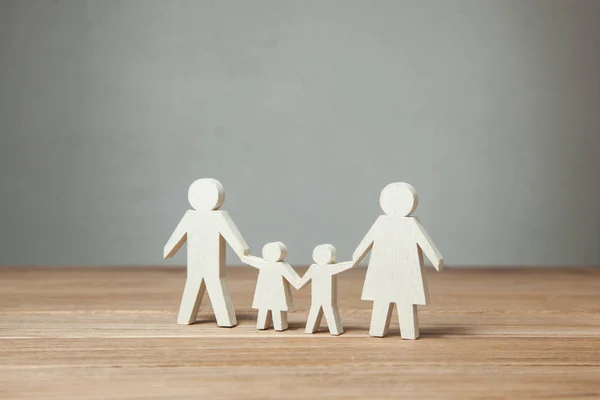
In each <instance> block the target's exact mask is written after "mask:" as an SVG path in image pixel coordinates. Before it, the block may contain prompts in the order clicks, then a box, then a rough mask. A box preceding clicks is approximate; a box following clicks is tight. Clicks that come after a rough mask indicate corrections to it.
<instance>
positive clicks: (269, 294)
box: [242, 242, 300, 331]
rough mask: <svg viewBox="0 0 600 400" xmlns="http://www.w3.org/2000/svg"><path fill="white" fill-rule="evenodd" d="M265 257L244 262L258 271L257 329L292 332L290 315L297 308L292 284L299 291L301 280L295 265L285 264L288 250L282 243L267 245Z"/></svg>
mask: <svg viewBox="0 0 600 400" xmlns="http://www.w3.org/2000/svg"><path fill="white" fill-rule="evenodd" d="M262 256H263V258H260V257H255V256H245V257H243V258H242V261H243V262H245V263H246V264H248V265H251V266H253V267H255V268H258V270H259V273H258V281H257V282H256V291H255V292H254V300H253V302H252V308H256V309H258V319H257V321H256V328H257V329H261V330H262V329H267V328H269V327H270V326H271V324H272V325H273V326H274V329H275V330H276V331H284V330H286V329H287V328H288V321H287V312H288V310H289V309H291V308H292V307H293V304H292V294H291V290H290V283H291V284H292V285H293V286H294V287H295V288H296V289H297V288H299V286H298V285H299V283H300V276H299V275H298V274H297V273H296V271H294V269H293V268H292V266H291V265H289V264H288V263H286V262H285V261H283V260H284V259H285V257H287V247H285V245H284V244H283V243H281V242H272V243H267V244H266V245H265V246H264V247H263V249H262Z"/></svg>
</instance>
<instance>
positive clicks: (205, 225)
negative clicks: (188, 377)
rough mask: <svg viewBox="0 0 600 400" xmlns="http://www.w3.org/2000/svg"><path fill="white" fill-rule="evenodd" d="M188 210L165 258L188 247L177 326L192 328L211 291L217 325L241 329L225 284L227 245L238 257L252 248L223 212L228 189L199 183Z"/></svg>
mask: <svg viewBox="0 0 600 400" xmlns="http://www.w3.org/2000/svg"><path fill="white" fill-rule="evenodd" d="M188 200H189V202H190V204H191V205H192V207H193V208H194V209H193V210H188V211H187V212H186V213H185V215H184V216H183V218H182V219H181V222H179V225H177V227H176V228H175V231H174V232H173V234H172V235H171V237H170V238H169V241H168V242H167V244H166V245H165V248H164V253H163V255H164V258H165V259H167V258H170V257H172V256H173V255H174V254H175V253H177V250H179V249H180V248H181V246H183V244H184V243H185V242H186V240H187V243H188V252H187V279H186V281H185V288H184V290H183V296H182V298H181V306H180V308H179V315H178V316H177V323H178V324H181V325H189V324H192V323H194V322H195V321H196V317H197V316H198V309H199V308H200V303H201V302H202V297H204V292H205V290H206V291H208V296H209V297H210V302H211V304H212V307H213V311H214V313H215V317H216V319H217V325H219V326H222V327H232V326H236V325H237V319H236V317H235V310H234V308H233V303H232V301H231V297H230V295H229V288H228V287H227V282H226V281H225V241H227V243H229V245H230V246H231V247H232V248H233V250H234V251H235V253H236V254H237V255H238V257H240V258H242V257H244V256H246V255H248V254H250V248H249V247H248V244H247V243H246V241H245V240H244V238H243V237H242V235H241V233H240V232H239V230H238V229H237V227H236V226H235V224H234V223H233V221H232V220H231V217H230V216H229V213H228V212H227V211H221V210H219V208H220V207H221V206H222V205H223V202H224V201H225V189H224V188H223V185H221V183H220V182H219V181H217V180H216V179H207V178H205V179H198V180H197V181H195V182H193V183H192V184H191V185H190V189H189V191H188Z"/></svg>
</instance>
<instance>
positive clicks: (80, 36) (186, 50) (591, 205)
mask: <svg viewBox="0 0 600 400" xmlns="http://www.w3.org/2000/svg"><path fill="white" fill-rule="evenodd" d="M599 149H600V2H599V1H594V0H590V1H583V0H580V1H567V0H565V1H550V0H539V1H538V0H528V1H516V0H515V1H508V0H507V1H500V0H498V1H475V0H473V1H467V0H453V1H445V0H439V1H421V0H414V1H367V0H364V1H328V0H324V1H286V0H284V1H279V0H278V1H276V0H273V1H266V0H265V1H169V2H167V1H164V2H161V1H141V0H139V1H133V0H129V1H110V0H106V1H80V0H72V1H62V0H58V1H41V0H40V1H23V0H12V1H7V0H2V1H0V204H1V208H0V232H1V240H0V264H4V265H6V264H23V265H27V264H43V265H47V264H49V265H56V264H102V265H105V264H160V263H162V261H161V252H162V246H163V244H164V242H165V241H166V239H167V238H168V236H169V235H170V233H171V231H172V229H173V228H174V226H175V225H176V223H177V222H178V221H179V218H180V217H181V216H182V215H183V213H184V212H185V210H186V209H187V208H188V205H187V199H186V194H187V187H188V185H189V183H191V182H192V181H193V180H194V179H196V178H199V177H215V178H218V179H219V180H221V181H222V182H223V184H224V185H225V188H226V190H227V201H226V204H225V208H226V209H228V210H229V211H230V213H231V214H232V216H233V218H234V220H235V221H236V223H237V225H238V227H239V228H240V230H241V231H242V232H243V233H244V235H245V237H246V239H247V240H248V242H249V243H250V245H251V247H252V249H253V252H255V253H256V252H259V251H260V247H261V246H262V245H263V244H264V243H265V242H267V241H271V240H281V241H283V242H285V243H286V244H288V247H289V249H290V256H289V260H290V261H291V262H293V263H299V264H306V263H308V262H310V255H311V251H312V248H313V246H314V245H316V244H319V243H325V242H331V243H333V244H334V245H336V246H337V247H338V251H339V254H340V258H341V259H346V258H348V257H350V255H351V252H352V250H353V248H354V246H356V244H357V243H358V241H359V240H360V239H361V238H362V235H363V234H364V233H365V232H366V231H367V229H368V228H369V227H370V225H371V223H372V222H373V221H374V220H375V218H376V217H377V215H378V214H379V207H378V196H379V191H380V190H381V189H382V188H383V186H384V185H385V184H387V183H389V182H392V181H399V180H405V181H408V182H411V183H412V184H413V185H415V187H416V188H417V190H418V192H419V194H420V197H421V202H420V207H419V210H418V211H417V215H419V216H420V217H421V220H422V222H423V223H424V225H425V227H426V228H427V229H428V231H429V233H430V234H431V236H432V237H433V238H434V240H435V241H436V243H437V245H438V247H439V248H440V249H441V250H442V253H443V254H444V256H445V258H446V260H447V263H448V264H450V265H461V264H467V265H482V264H484V265H489V264H494V265H498V264H500V265H526V264H534V265H541V264H551V265H560V264H600V246H599V244H600V233H599V230H600V229H599V225H600V224H599V222H600V221H599V219H600V217H599V214H600V213H599V211H600V183H599V171H600V162H599V157H598V154H599V153H598V151H599ZM232 260H233V261H232V263H234V264H235V263H236V260H234V259H232ZM184 261H185V258H184V256H183V252H182V253H181V255H178V256H177V257H176V258H175V259H174V260H173V261H172V262H173V263H178V264H182V263H183V262H184Z"/></svg>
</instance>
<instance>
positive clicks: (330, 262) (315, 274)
mask: <svg viewBox="0 0 600 400" xmlns="http://www.w3.org/2000/svg"><path fill="white" fill-rule="evenodd" d="M335 259H336V249H335V247H333V245H330V244H322V245H319V246H317V247H315V249H314V251H313V260H314V261H315V264H313V265H311V266H310V267H309V268H308V270H307V271H306V273H305V274H304V276H303V277H302V280H301V281H300V285H299V286H300V287H302V286H304V285H305V284H306V283H307V282H309V281H311V305H310V310H309V312H308V319H307V322H306V328H305V330H304V332H305V333H315V332H317V331H318V330H319V325H320V324H321V319H322V318H323V315H325V320H326V322H327V326H328V327H329V333H330V334H331V335H334V336H338V335H341V334H342V333H344V327H343V325H342V317H341V316H340V310H339V308H338V305H337V274H339V273H340V272H343V271H345V270H347V269H350V268H352V267H353V265H354V262H353V261H349V262H343V263H338V264H335Z"/></svg>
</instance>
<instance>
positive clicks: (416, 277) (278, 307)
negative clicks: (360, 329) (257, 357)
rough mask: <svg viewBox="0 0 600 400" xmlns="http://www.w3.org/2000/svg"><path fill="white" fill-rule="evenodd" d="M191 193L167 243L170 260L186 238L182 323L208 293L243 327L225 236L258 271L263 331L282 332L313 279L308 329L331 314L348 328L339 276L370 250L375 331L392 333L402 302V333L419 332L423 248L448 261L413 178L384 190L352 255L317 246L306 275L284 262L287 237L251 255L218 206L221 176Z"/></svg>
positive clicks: (367, 296) (225, 322)
mask: <svg viewBox="0 0 600 400" xmlns="http://www.w3.org/2000/svg"><path fill="white" fill-rule="evenodd" d="M188 199H189V202H190V204H191V205H192V207H193V210H188V211H187V212H186V213H185V215H184V216H183V218H182V219H181V222H179V224H178V225H177V227H176V228H175V231H174V232H173V234H172V235H171V237H170V238H169V240H168V242H167V244H166V245H165V248H164V258H169V257H172V256H173V255H174V254H175V253H176V252H177V250H179V249H180V248H181V246H182V245H183V244H184V243H185V242H186V241H187V243H188V252H187V280H186V282H185V288H184V290H183V297H182V299H181V306H180V308H179V315H178V317H177V323H179V324H183V325H189V324H192V323H194V322H195V321H196V317H197V314H198V309H199V307H200V303H201V301H202V297H204V292H205V291H208V296H209V297H210V302H211V304H212V307H213V310H214V313H215V316H216V320H217V325H219V326H222V327H233V326H235V325H237V320H236V316H235V310H234V308H233V303H232V301H231V297H230V294H229V288H228V286H227V283H226V281H225V242H227V243H229V245H230V246H231V247H232V248H233V250H234V251H235V252H236V254H237V255H238V257H240V259H241V260H242V261H243V262H244V263H246V264H248V265H251V266H253V267H255V268H257V269H258V270H259V274H258V281H257V284H256V291H255V294H254V301H253V303H252V307H253V308H255V309H258V319H257V328H258V329H267V328H269V327H270V326H271V325H273V326H274V329H275V330H276V331H283V330H286V329H287V327H288V324H287V311H288V310H289V309H290V308H292V295H291V290H290V284H291V285H292V286H294V288H296V289H300V288H301V287H302V286H304V285H305V284H306V283H307V282H308V281H312V295H311V300H312V304H311V307H310V311H309V314H308V322H307V324H306V329H305V332H306V333H314V332H316V331H317V330H318V328H319V325H320V322H321V318H322V316H323V315H325V319H326V321H327V325H328V326H329V332H330V333H331V334H332V335H340V334H342V333H343V332H344V330H343V327H342V320H341V317H340V312H339V309H338V306H337V279H336V275H337V274H338V273H340V272H342V271H345V270H347V269H350V268H352V267H354V266H356V265H358V264H359V263H360V262H361V261H362V259H363V258H364V257H365V256H366V255H367V254H368V253H369V252H370V251H371V259H370V261H369V265H368V268H367V274H366V278H365V283H364V287H363V292H362V299H363V300H370V301H372V302H373V312H372V316H371V326H370V329H369V334H370V335H371V336H376V337H383V336H385V335H386V333H387V331H388V328H389V325H390V318H391V315H392V311H393V306H394V304H396V307H397V310H398V319H399V323H400V334H401V335H402V338H403V339H416V338H418V337H419V323H418V319H417V305H419V304H421V305H424V304H427V286H426V284H425V280H424V277H423V272H422V271H423V253H425V255H426V256H427V258H429V260H430V261H431V262H432V263H433V266H434V267H435V268H436V269H437V270H438V271H441V270H442V268H443V265H444V262H443V258H442V255H441V254H440V252H439V251H438V249H437V248H436V247H435V245H434V244H433V242H432V240H431V238H430V237H429V235H428V234H427V232H425V230H424V229H423V227H422V226H421V223H420V222H419V220H418V218H417V217H412V216H411V214H412V213H413V212H414V211H415V210H416V208H417V204H418V196H417V192H416V191H415V188H414V187H412V186H411V185H409V184H408V183H403V182H398V183H390V184H389V185H387V186H386V187H385V188H384V189H383V191H382V192H381V197H380V200H379V202H380V204H381V208H382V209H383V212H384V214H383V215H381V216H380V217H379V218H377V220H376V221H375V223H374V224H373V226H372V227H371V229H370V230H369V231H368V232H367V234H366V236H365V237H364V239H363V240H362V241H361V242H360V244H359V245H358V247H357V248H356V250H355V251H354V254H353V255H352V261H348V262H343V263H335V261H336V250H335V247H333V246H332V245H330V244H322V245H319V246H317V247H315V249H314V251H313V259H314V261H315V264H313V265H311V266H310V268H309V269H308V271H306V273H305V275H304V276H303V277H302V278H300V276H299V275H298V274H297V273H296V271H295V270H294V269H293V268H292V267H291V266H290V265H289V264H288V263H287V262H285V258H286V256H287V248H286V247H285V245H284V244H283V243H281V242H272V243H267V244H266V245H265V246H264V247H263V249H262V258H260V257H255V256H251V255H250V248H249V247H248V244H247V243H246V241H245V240H244V238H243V237H242V235H241V233H240V232H239V230H238V229H237V227H236V226H235V224H234V223H233V221H232V220H231V217H230V216H229V213H228V212H227V211H224V210H220V207H221V206H222V205H223V202H224V201H225V190H224V189H223V185H221V183H220V182H219V181H217V180H215V179H198V180H197V181H195V182H194V183H192V185H191V186H190V189H189V192H188Z"/></svg>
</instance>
